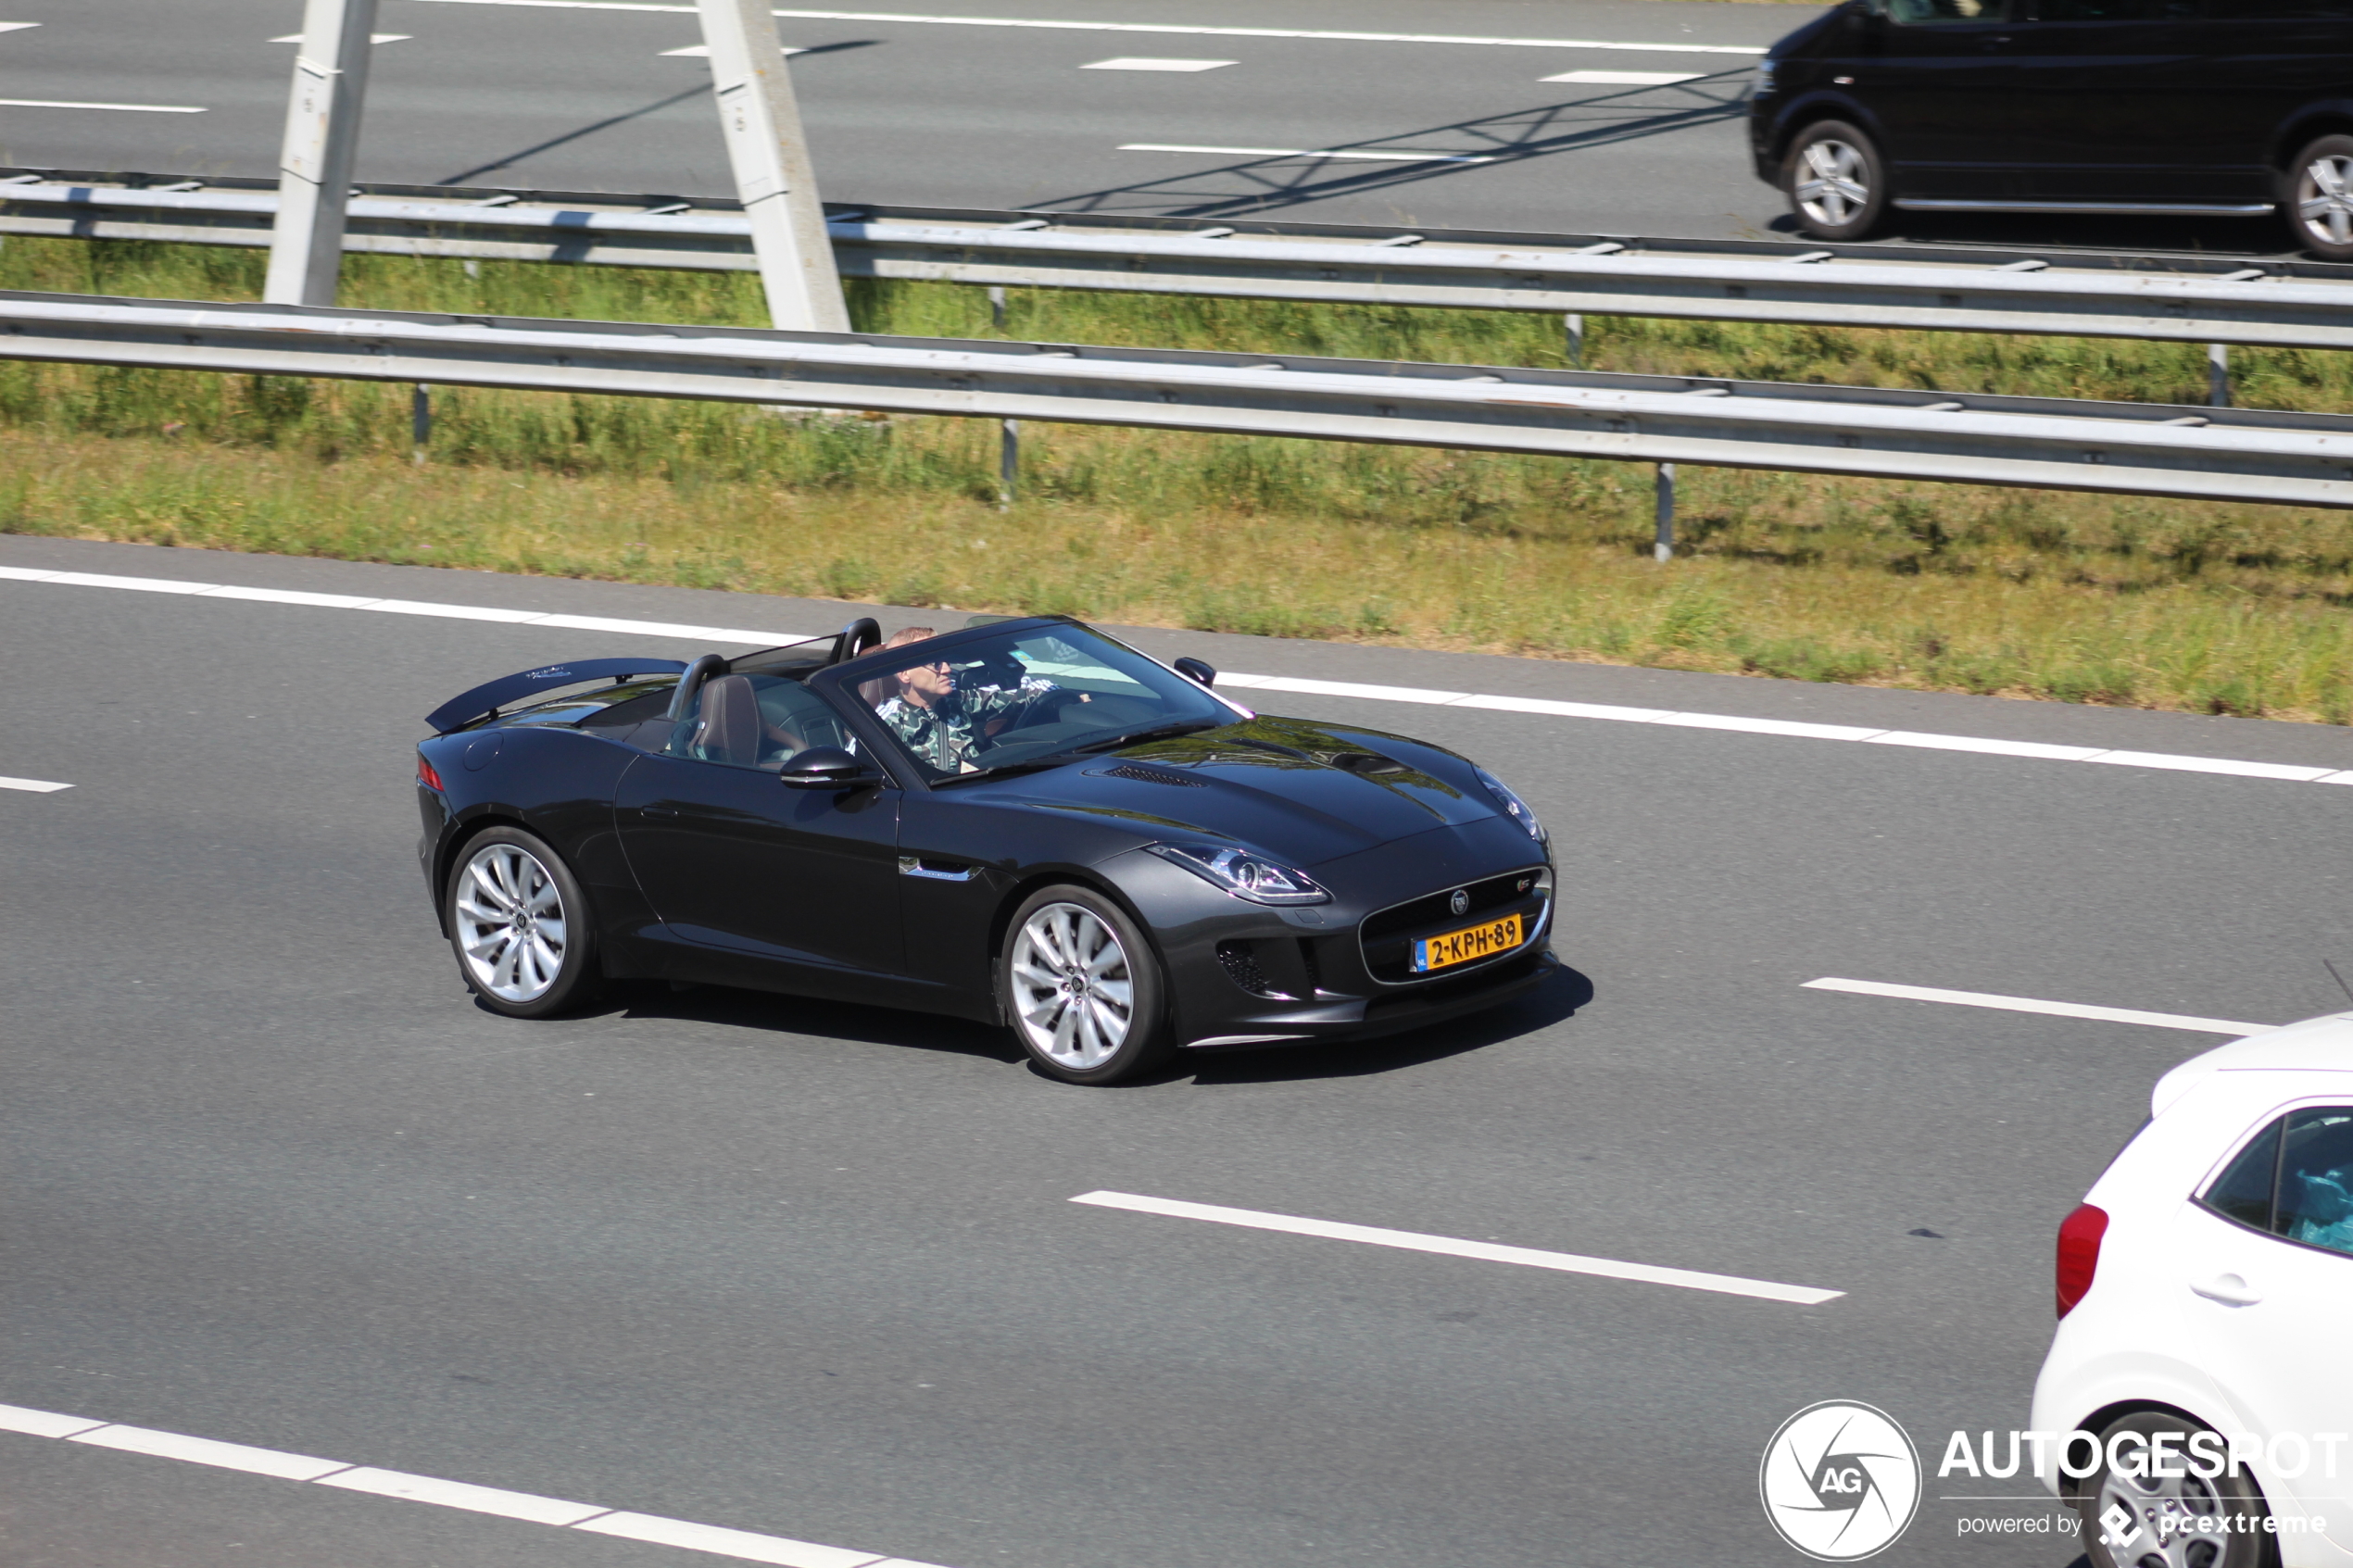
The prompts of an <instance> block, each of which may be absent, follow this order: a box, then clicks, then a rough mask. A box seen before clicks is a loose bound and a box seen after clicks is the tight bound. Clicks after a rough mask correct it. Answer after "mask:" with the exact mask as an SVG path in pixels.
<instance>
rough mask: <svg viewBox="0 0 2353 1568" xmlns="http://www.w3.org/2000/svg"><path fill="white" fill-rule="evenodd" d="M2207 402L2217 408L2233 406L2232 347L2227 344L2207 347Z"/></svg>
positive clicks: (2211, 344) (2211, 406) (2215, 344)
mask: <svg viewBox="0 0 2353 1568" xmlns="http://www.w3.org/2000/svg"><path fill="white" fill-rule="evenodd" d="M2206 401H2207V404H2208V407H2210V408H2229V407H2230V406H2231V345H2229V344H2227V343H2209V344H2208V345H2206Z"/></svg>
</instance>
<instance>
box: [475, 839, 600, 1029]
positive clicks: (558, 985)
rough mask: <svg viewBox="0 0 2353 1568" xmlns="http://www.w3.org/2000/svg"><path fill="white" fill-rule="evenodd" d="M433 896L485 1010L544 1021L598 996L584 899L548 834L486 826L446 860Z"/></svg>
mask: <svg viewBox="0 0 2353 1568" xmlns="http://www.w3.org/2000/svg"><path fill="white" fill-rule="evenodd" d="M441 897H442V911H443V915H444V917H445V920H446V922H447V925H448V928H449V947H450V951H451V952H453V953H455V954H456V955H457V959H458V972H459V975H460V976H462V977H463V978H464V980H465V982H466V985H467V988H468V989H470V990H472V992H473V994H474V996H475V997H477V998H479V999H480V1001H481V1002H482V1005H483V1006H484V1007H486V1008H488V1009H490V1010H491V1011H493V1012H501V1013H504V1014H506V1015H507V1016H508V1017H509V1018H547V1017H548V1016H550V1015H552V1014H555V1013H559V1012H561V1011H563V1010H565V1009H567V1008H573V1007H578V1006H580V1005H581V1004H582V1003H584V1002H586V1001H589V1000H591V999H593V998H594V997H595V996H596V995H597V992H598V989H599V988H600V980H601V976H600V974H599V972H598V964H597V928H596V920H595V916H594V915H593V913H592V912H591V910H590V909H589V907H588V895H587V894H586V892H585V891H584V890H583V889H582V888H581V885H580V879H579V878H577V877H575V876H573V874H572V868H571V867H570V866H568V865H566V864H565V863H564V859H563V857H562V856H560V855H559V854H557V853H556V851H555V850H554V849H553V848H552V847H549V845H548V843H547V840H546V839H543V838H541V837H539V836H538V835H537V834H531V833H526V832H524V831H523V830H522V829H521V828H514V827H492V828H484V830H483V831H482V832H480V833H478V834H474V835H473V837H472V838H470V839H468V840H467V841H466V843H465V846H464V847H462V848H460V849H459V851H458V853H457V854H456V855H455V856H454V857H452V859H451V860H450V865H449V880H448V883H447V884H446V885H445V886H444V887H443V888H442V893H441ZM551 959H552V960H553V962H552V964H551V963H550V962H549V960H551Z"/></svg>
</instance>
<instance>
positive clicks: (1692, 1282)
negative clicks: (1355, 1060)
mask: <svg viewBox="0 0 2353 1568" xmlns="http://www.w3.org/2000/svg"><path fill="white" fill-rule="evenodd" d="M1071 1201H1072V1202H1073V1203H1088V1204H1092V1205H1094V1206H1095V1207H1097V1208H1099V1209H1126V1210H1131V1211H1132V1212H1135V1213H1139V1214H1164V1215H1166V1216H1167V1217H1169V1218H1170V1219H1176V1220H1207V1221H1209V1222H1210V1223H1213V1224H1220V1225H1241V1226H1244V1227H1246V1228H1248V1229H1250V1230H1260V1231H1282V1232H1285V1233H1287V1234H1289V1235H1291V1236H1322V1237H1324V1238H1326V1239H1327V1240H1331V1241H1360V1242H1364V1243H1366V1244H1367V1245H1369V1246H1373V1247H1395V1248H1401V1249H1403V1250H1404V1251H1407V1252H1436V1253H1441V1254H1442V1255H1444V1256H1446V1257H1450V1258H1473V1259H1477V1260H1478V1261H1480V1262H1483V1263H1517V1264H1519V1265H1520V1266H1522V1267H1523V1268H1530V1269H1554V1270H1557V1271H1559V1272H1560V1273H1570V1274H1593V1275H1597V1276H1599V1277H1600V1278H1603V1279H1624V1280H1632V1281H1634V1282H1636V1283H1637V1284H1641V1285H1672V1286H1680V1287H1681V1288H1683V1289H1685V1290H1712V1291H1716V1292H1718V1293H1719V1294H1721V1295H1725V1296H1749V1297H1754V1298H1756V1299H1758V1300H1760V1301H1789V1302H1793V1303H1795V1304H1796V1305H1798V1306H1801V1307H1814V1306H1819V1305H1820V1304H1821V1303H1822V1302H1825V1301H1835V1300H1837V1299H1838V1298H1840V1297H1842V1296H1843V1295H1845V1294H1846V1292H1844V1291H1843V1290H1817V1289H1815V1288H1813V1287H1812V1286H1804V1285H1778V1284H1775V1283H1774V1282H1773V1281H1771V1280H1763V1279H1743V1278H1741V1277H1740V1276H1739V1275H1737V1274H1711V1273H1699V1272H1698V1271H1696V1270H1692V1269H1662V1268H1657V1267H1655V1266H1654V1265H1652V1264H1649V1263H1622V1262H1619V1261H1617V1260H1616V1259H1613V1258H1588V1257H1585V1256H1583V1255H1582V1254H1580V1253H1576V1252H1545V1251H1541V1250H1539V1249H1537V1248H1532V1247H1503V1246H1499V1245H1497V1244H1496V1243H1494V1242H1491V1241H1464V1240H1460V1239H1458V1238H1456V1237H1454V1236H1424V1235H1422V1234H1421V1233H1420V1232H1418V1231H1392V1230H1384V1229H1382V1228H1381V1227H1379V1226H1378V1225H1351V1224H1342V1223H1340V1222H1338V1221H1334V1220H1302V1219H1300V1218H1298V1217H1297V1216H1296V1215H1291V1214H1267V1213H1262V1212H1260V1211H1259V1210H1255V1209H1227V1208H1226V1207H1224V1206H1223V1205H1221V1204H1215V1203H1187V1202H1185V1201H1183V1200H1182V1199H1179V1198H1143V1197H1139V1196H1138V1195H1137V1194H1135V1193H1132V1192H1084V1193H1080V1194H1079V1195H1078V1196H1077V1197H1076V1198H1072V1199H1071Z"/></svg>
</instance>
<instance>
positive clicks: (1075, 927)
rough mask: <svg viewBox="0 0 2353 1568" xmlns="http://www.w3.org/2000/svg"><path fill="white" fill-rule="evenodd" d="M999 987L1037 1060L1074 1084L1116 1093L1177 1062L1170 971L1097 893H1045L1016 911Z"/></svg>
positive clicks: (1128, 922) (1047, 890)
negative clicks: (1166, 981)
mask: <svg viewBox="0 0 2353 1568" xmlns="http://www.w3.org/2000/svg"><path fill="white" fill-rule="evenodd" d="M998 984H999V993H998V994H999V995H1000V996H1001V997H1003V998H1004V1002H1005V1012H1006V1014H1007V1016H1008V1018H1009V1019H1010V1021H1011V1022H1012V1023H1013V1033H1014V1034H1015V1035H1018V1036H1019V1037H1020V1039H1021V1043H1022V1047H1023V1048H1024V1049H1026V1050H1027V1051H1028V1052H1029V1057H1030V1060H1032V1061H1033V1062H1035V1063H1036V1064H1037V1065H1038V1068H1039V1070H1040V1071H1042V1072H1044V1073H1048V1074H1050V1075H1051V1076H1053V1077H1056V1078H1060V1079H1061V1080H1063V1082H1064V1083H1067V1084H1112V1083H1116V1082H1118V1081H1119V1080H1120V1079H1122V1078H1128V1077H1133V1076H1134V1075H1135V1074H1137V1073H1141V1072H1143V1071H1145V1070H1146V1069H1148V1068H1150V1067H1151V1066H1153V1065H1155V1064H1156V1063H1158V1062H1160V1061H1161V1060H1164V1059H1165V1058H1166V1057H1167V1056H1168V1054H1169V1051H1170V1048H1171V1047H1170V1044H1169V1028H1168V1009H1167V1005H1166V1001H1165V996H1166V992H1165V989H1164V985H1163V984H1162V981H1161V973H1160V964H1159V962H1158V960H1156V959H1154V958H1153V956H1152V950H1151V945H1150V944H1149V943H1147V942H1146V941H1145V940H1144V935H1143V933H1142V932H1141V931H1139V930H1138V929H1137V927H1136V923H1135V922H1133V921H1131V920H1129V919H1128V918H1127V914H1126V911H1125V910H1123V909H1120V907H1119V906H1118V905H1116V904H1114V903H1113V902H1112V901H1111V900H1110V899H1109V898H1106V897H1103V896H1102V895H1101V894H1100V893H1097V892H1096V891H1094V890H1093V889H1092V888H1088V887H1076V886H1062V887H1049V888H1045V889H1043V890H1042V891H1040V892H1038V893H1037V894H1036V895H1034V896H1033V897H1030V898H1029V899H1027V900H1026V902H1024V903H1023V905H1022V906H1021V908H1020V909H1016V910H1014V911H1013V923H1012V924H1011V925H1010V926H1009V927H1008V928H1007V930H1006V933H1005V948H1004V953H1003V956H1002V957H1001V958H1000V960H999V971H998Z"/></svg>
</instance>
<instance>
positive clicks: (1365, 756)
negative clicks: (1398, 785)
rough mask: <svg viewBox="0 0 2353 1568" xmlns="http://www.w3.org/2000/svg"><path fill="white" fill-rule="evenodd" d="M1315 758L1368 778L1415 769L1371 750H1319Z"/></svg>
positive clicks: (1325, 763)
mask: <svg viewBox="0 0 2353 1568" xmlns="http://www.w3.org/2000/svg"><path fill="white" fill-rule="evenodd" d="M1315 760H1316V761H1318V762H1321V763H1323V764H1324V765H1325V766H1327V767H1331V768H1338V769H1339V770H1340V771H1341V772H1343V773H1356V774H1360V775H1362V776H1364V777H1366V778H1380V777H1383V776H1385V775H1389V774H1394V773H1408V772H1411V771H1413V770H1412V769H1410V768H1408V767H1406V766H1405V764H1404V763H1403V762H1400V761H1398V760H1396V759H1394V758H1390V757H1380V756H1376V755H1375V754H1374V753H1372V752H1369V751H1325V752H1318V753H1316V754H1315Z"/></svg>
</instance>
